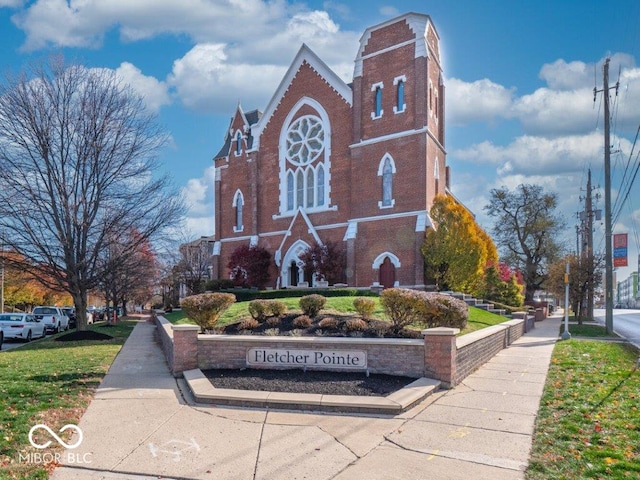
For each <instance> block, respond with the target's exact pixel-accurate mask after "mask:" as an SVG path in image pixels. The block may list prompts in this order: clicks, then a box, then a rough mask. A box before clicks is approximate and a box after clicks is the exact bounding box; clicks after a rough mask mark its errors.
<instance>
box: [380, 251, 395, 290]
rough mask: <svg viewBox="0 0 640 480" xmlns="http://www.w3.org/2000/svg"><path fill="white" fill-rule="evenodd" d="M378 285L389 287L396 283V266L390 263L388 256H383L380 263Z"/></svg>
mask: <svg viewBox="0 0 640 480" xmlns="http://www.w3.org/2000/svg"><path fill="white" fill-rule="evenodd" d="M379 281H380V285H382V287H383V288H391V287H393V286H394V285H395V283H396V267H395V265H394V264H393V263H391V259H390V258H389V257H385V259H384V261H383V262H382V264H381V265H380V279H379Z"/></svg>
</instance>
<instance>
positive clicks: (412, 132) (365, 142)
mask: <svg viewBox="0 0 640 480" xmlns="http://www.w3.org/2000/svg"><path fill="white" fill-rule="evenodd" d="M428 131H429V129H428V128H427V127H422V128H419V129H417V130H405V131H403V132H396V133H390V134H389V135H382V136H380V137H373V138H368V139H366V140H360V141H359V142H358V143H353V144H351V145H349V148H357V147H363V146H365V145H372V144H374V143H378V142H386V141H387V140H393V139H395V138H402V137H409V136H411V135H418V134H421V133H426V132H428Z"/></svg>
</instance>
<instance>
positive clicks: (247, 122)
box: [213, 104, 262, 161]
mask: <svg viewBox="0 0 640 480" xmlns="http://www.w3.org/2000/svg"><path fill="white" fill-rule="evenodd" d="M261 117H262V112H260V110H257V109H256V110H251V111H249V112H247V113H246V114H245V113H244V111H243V110H242V106H241V105H240V104H238V107H237V108H236V112H235V114H234V115H233V117H231V121H230V123H229V129H228V130H227V133H226V135H225V137H224V144H223V145H222V148H220V151H219V152H218V153H217V154H216V155H215V156H214V157H213V159H214V161H215V160H216V159H219V158H228V157H229V152H230V151H231V147H232V144H233V142H234V141H235V132H237V131H238V130H239V131H241V132H242V135H243V139H244V140H245V141H246V145H247V148H246V149H247V150H251V149H252V148H253V139H254V137H253V135H252V134H251V127H252V126H253V125H255V124H256V123H258V121H259V120H260V118H261Z"/></svg>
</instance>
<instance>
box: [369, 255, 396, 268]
mask: <svg viewBox="0 0 640 480" xmlns="http://www.w3.org/2000/svg"><path fill="white" fill-rule="evenodd" d="M387 257H389V260H391V263H392V264H393V266H394V267H396V268H400V267H401V264H400V259H399V258H398V257H397V256H395V255H394V254H393V253H391V252H388V251H387V252H382V253H381V254H380V255H378V256H377V257H376V259H375V260H374V261H373V264H372V265H371V268H373V269H374V270H379V269H380V265H382V262H384V259H385V258H387Z"/></svg>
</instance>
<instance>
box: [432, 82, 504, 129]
mask: <svg viewBox="0 0 640 480" xmlns="http://www.w3.org/2000/svg"><path fill="white" fill-rule="evenodd" d="M445 85H446V103H445V104H446V106H447V122H448V123H450V124H453V125H464V124H467V123H470V122H474V121H486V122H491V121H493V120H494V119H496V118H508V117H509V116H511V108H512V103H513V97H514V92H515V90H514V89H507V88H505V87H503V86H502V85H498V84H497V83H493V82H492V81H490V80H488V79H486V78H485V79H482V80H477V81H475V82H471V83H468V82H464V81H462V80H459V79H457V78H450V79H449V80H447V81H446V84H445Z"/></svg>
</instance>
